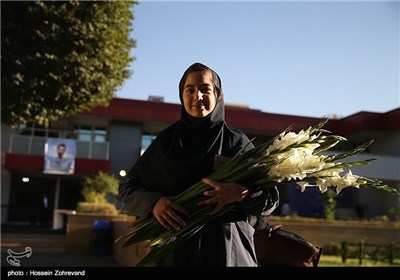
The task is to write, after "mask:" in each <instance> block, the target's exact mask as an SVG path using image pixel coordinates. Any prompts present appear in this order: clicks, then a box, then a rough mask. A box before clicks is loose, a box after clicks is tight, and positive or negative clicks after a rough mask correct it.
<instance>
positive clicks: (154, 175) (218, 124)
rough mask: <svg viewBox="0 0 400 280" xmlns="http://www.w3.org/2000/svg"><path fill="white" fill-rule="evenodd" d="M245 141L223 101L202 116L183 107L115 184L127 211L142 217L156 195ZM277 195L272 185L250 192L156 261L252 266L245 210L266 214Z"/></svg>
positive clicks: (192, 179) (171, 190)
mask: <svg viewBox="0 0 400 280" xmlns="http://www.w3.org/2000/svg"><path fill="white" fill-rule="evenodd" d="M249 142H250V140H249V139H248V137H247V136H246V135H245V134H244V133H242V132H240V131H238V130H234V129H231V128H229V126H228V125H227V124H226V123H225V121H224V104H223V100H220V101H219V102H218V103H217V105H216V107H215V109H214V110H213V112H212V113H211V114H209V115H208V116H206V117H205V118H193V117H191V116H190V115H189V114H187V113H186V111H185V110H184V108H183V106H182V111H181V119H180V120H179V121H177V122H176V123H174V124H172V125H171V126H169V127H168V128H166V129H165V130H163V131H162V132H161V133H160V134H159V135H158V136H157V138H156V139H155V140H154V141H153V143H152V144H151V145H150V146H149V148H148V149H147V150H146V151H145V153H144V154H143V155H142V156H141V157H140V158H139V160H138V161H137V163H136V164H135V165H134V166H133V167H132V169H131V170H130V171H129V172H128V175H127V176H126V177H125V179H124V180H123V181H122V182H121V183H120V187H119V195H120V198H121V200H122V201H123V203H124V205H125V208H126V209H127V210H128V211H129V212H130V213H131V214H132V215H135V216H138V217H147V216H149V215H150V214H151V212H152V210H153V207H154V205H155V203H156V202H157V200H158V199H159V198H160V197H162V196H173V195H178V194H179V193H181V192H182V191H184V190H185V189H186V188H189V187H190V186H192V185H193V184H195V183H197V182H198V181H199V180H201V179H202V178H205V177H207V176H208V175H209V174H210V173H211V172H212V171H213V164H214V158H215V155H217V154H218V155H222V156H225V157H233V156H234V155H235V154H236V153H237V152H238V151H239V150H240V148H241V147H243V146H244V145H246V144H247V143H249ZM247 147H248V148H249V149H251V148H254V146H253V145H252V144H251V143H250V144H249V145H248V146H247ZM278 200H279V195H278V191H277V189H276V188H272V189H269V190H268V191H259V192H254V193H251V194H250V195H249V196H247V197H246V198H245V199H244V200H243V201H242V202H240V203H238V204H237V210H238V211H235V212H228V213H226V214H224V215H222V216H220V217H218V218H216V219H215V220H213V221H212V222H210V223H209V224H207V225H206V226H205V227H203V229H202V230H201V231H200V233H199V234H197V235H196V236H195V237H193V238H192V239H191V240H189V241H188V242H187V243H185V244H184V245H182V246H181V247H180V248H178V249H177V250H176V251H175V252H174V253H172V254H171V255H170V256H169V257H167V258H166V260H165V261H163V262H162V263H160V264H159V265H160V266H257V260H256V256H255V250H254V239H253V234H254V228H253V227H252V226H251V225H250V223H249V220H250V215H269V214H270V213H271V212H272V211H273V210H274V209H275V208H276V207H277V206H278Z"/></svg>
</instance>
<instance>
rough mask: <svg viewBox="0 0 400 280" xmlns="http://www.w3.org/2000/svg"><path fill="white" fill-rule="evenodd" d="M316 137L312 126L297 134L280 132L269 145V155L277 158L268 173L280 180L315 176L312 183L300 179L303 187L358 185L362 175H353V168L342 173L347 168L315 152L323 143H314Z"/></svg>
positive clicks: (342, 187)
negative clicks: (311, 129)
mask: <svg viewBox="0 0 400 280" xmlns="http://www.w3.org/2000/svg"><path fill="white" fill-rule="evenodd" d="M317 138H318V136H317V135H310V130H306V131H303V130H302V131H300V132H299V133H298V134H296V133H294V132H288V133H285V132H283V133H281V134H280V135H279V137H278V138H277V139H275V140H274V142H273V143H272V145H271V146H270V147H269V148H268V149H267V156H269V157H270V159H271V160H274V161H275V162H277V164H275V165H273V166H272V167H271V169H270V170H269V172H268V176H269V177H270V178H272V180H273V181H276V182H278V183H279V182H282V181H290V180H302V179H304V178H315V182H313V183H310V182H308V181H297V182H296V184H298V185H299V186H300V187H301V191H304V190H305V188H306V187H308V186H318V187H319V189H320V191H321V192H325V191H326V190H327V189H328V187H330V186H336V192H337V193H339V192H340V191H341V190H342V189H344V188H346V187H350V186H352V187H357V188H358V187H359V185H360V183H358V182H357V180H358V178H359V176H357V175H353V174H352V172H351V170H350V171H349V172H348V173H347V174H346V175H344V176H343V177H341V176H340V173H342V172H343V171H344V169H343V168H341V167H338V166H337V165H339V164H340V163H333V162H326V161H325V160H326V159H327V157H326V156H323V155H316V154H315V149H317V148H318V147H320V144H318V143H314V140H316V139H317ZM280 151H282V152H280Z"/></svg>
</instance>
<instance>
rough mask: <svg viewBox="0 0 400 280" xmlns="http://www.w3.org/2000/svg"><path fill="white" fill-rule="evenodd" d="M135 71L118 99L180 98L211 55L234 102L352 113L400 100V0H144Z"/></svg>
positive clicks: (138, 12) (275, 109) (299, 112)
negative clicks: (189, 76)
mask: <svg viewBox="0 0 400 280" xmlns="http://www.w3.org/2000/svg"><path fill="white" fill-rule="evenodd" d="M134 17H135V18H134V20H133V31H132V34H131V37H132V38H133V39H134V40H136V47H135V48H134V49H132V52H131V54H132V56H134V57H135V61H134V62H133V63H132V64H131V65H130V68H131V70H132V76H131V78H130V79H128V80H127V81H126V82H125V83H124V85H123V87H122V88H121V89H120V90H119V91H118V92H117V94H116V95H117V97H120V98H128V99H139V100H148V98H149V96H162V97H163V98H164V102H168V103H179V97H178V83H179V80H180V78H181V76H182V74H183V72H184V71H185V70H186V68H187V67H189V66H190V65H191V64H192V63H194V62H201V63H204V64H206V65H207V66H209V67H211V68H212V69H214V70H215V71H216V72H217V73H218V74H219V76H220V77H221V80H222V88H223V91H224V96H225V103H227V104H228V103H231V104H244V105H246V106H248V107H249V108H251V109H256V110H261V111H263V112H267V113H277V114H285V115H296V116H309V117H325V116H331V115H333V114H335V115H336V116H337V117H339V118H340V117H346V116H349V115H352V114H355V113H358V112H361V111H369V112H378V113H384V112H388V111H391V110H393V109H396V108H399V107H400V70H399V65H400V56H399V52H400V48H399V46H400V40H399V37H400V2H399V1H352V2H350V1H329V2H327V1H266V0H264V1H254V2H249V1H201V2H200V1H197V2H196V1H176V2H173V1H146V0H145V1H141V2H139V4H138V5H136V6H135V7H134Z"/></svg>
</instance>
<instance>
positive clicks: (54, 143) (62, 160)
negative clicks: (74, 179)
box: [43, 137, 76, 175]
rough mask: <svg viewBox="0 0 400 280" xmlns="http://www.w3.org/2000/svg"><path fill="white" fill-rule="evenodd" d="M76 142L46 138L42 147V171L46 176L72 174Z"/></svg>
mask: <svg viewBox="0 0 400 280" xmlns="http://www.w3.org/2000/svg"><path fill="white" fill-rule="evenodd" d="M75 155H76V141H75V140H72V139H61V138H51V137H49V138H47V141H46V144H45V147H44V169H43V173H47V174H67V175H68V174H74V171H75Z"/></svg>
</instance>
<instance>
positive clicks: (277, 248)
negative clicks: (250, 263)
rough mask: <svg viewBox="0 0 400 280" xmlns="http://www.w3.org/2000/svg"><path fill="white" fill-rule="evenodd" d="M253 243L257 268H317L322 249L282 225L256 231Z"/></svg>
mask: <svg viewBox="0 0 400 280" xmlns="http://www.w3.org/2000/svg"><path fill="white" fill-rule="evenodd" d="M254 242H255V250H256V257H257V260H258V265H259V266H290V267H310V266H313V267H317V266H318V263H319V259H320V256H321V253H322V247H320V246H314V245H313V244H311V243H310V242H309V241H307V240H306V239H304V238H303V237H301V236H299V235H298V234H296V233H294V232H291V231H288V230H285V229H283V227H282V225H269V224H268V225H267V227H265V228H263V229H260V230H256V233H255V235H254Z"/></svg>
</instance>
